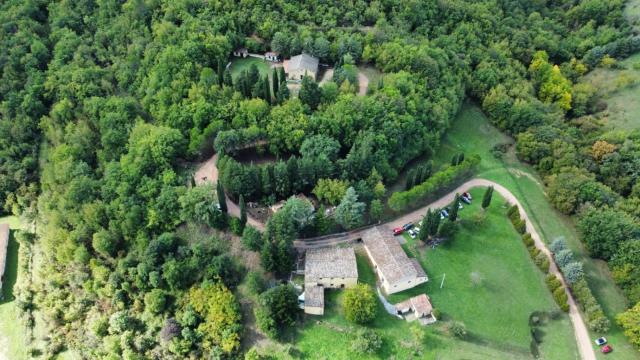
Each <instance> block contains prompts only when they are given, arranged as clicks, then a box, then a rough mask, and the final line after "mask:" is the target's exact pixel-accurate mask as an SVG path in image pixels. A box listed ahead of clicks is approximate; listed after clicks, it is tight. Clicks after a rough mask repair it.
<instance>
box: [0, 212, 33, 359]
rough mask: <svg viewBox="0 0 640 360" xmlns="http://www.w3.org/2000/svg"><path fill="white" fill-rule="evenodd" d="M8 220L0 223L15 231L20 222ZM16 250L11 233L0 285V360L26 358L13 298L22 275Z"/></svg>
mask: <svg viewBox="0 0 640 360" xmlns="http://www.w3.org/2000/svg"><path fill="white" fill-rule="evenodd" d="M9 220H10V221H7V218H0V223H6V222H9V224H11V228H12V229H16V228H17V227H18V226H19V225H20V222H19V221H18V220H17V219H15V218H14V219H9ZM18 248H19V244H18V242H16V240H15V238H14V236H13V232H11V235H10V237H9V247H8V249H7V262H6V267H5V274H4V281H3V284H2V295H3V298H2V300H0V359H12V360H13V359H15V360H21V359H27V358H28V356H27V351H26V350H27V349H26V345H25V343H24V338H25V328H24V327H23V325H22V322H21V321H20V320H19V319H18V309H17V307H16V302H15V296H14V287H15V285H16V282H17V281H18V278H19V277H20V276H23V274H19V269H18Z"/></svg>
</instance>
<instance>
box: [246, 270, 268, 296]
mask: <svg viewBox="0 0 640 360" xmlns="http://www.w3.org/2000/svg"><path fill="white" fill-rule="evenodd" d="M247 289H248V290H249V292H250V293H251V294H254V295H258V294H260V293H262V292H263V291H264V290H265V283H264V278H263V277H262V275H261V274H260V273H259V272H257V271H250V272H249V273H248V274H247Z"/></svg>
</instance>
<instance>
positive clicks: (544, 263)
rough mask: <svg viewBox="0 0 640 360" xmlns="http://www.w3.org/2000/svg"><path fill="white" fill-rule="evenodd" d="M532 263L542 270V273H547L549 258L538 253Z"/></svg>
mask: <svg viewBox="0 0 640 360" xmlns="http://www.w3.org/2000/svg"><path fill="white" fill-rule="evenodd" d="M533 262H535V263H536V265H537V266H538V267H539V268H540V270H542V272H543V273H547V272H548V271H549V258H548V257H547V255H546V254H545V253H543V252H538V255H536V257H535V258H534V259H533Z"/></svg>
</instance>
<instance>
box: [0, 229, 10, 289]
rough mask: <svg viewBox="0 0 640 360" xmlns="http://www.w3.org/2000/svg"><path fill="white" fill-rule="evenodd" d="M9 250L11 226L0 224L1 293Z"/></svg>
mask: <svg viewBox="0 0 640 360" xmlns="http://www.w3.org/2000/svg"><path fill="white" fill-rule="evenodd" d="M8 248H9V224H0V291H2V284H3V283H4V270H5V266H6V264H7V249H8ZM0 294H1V292H0ZM1 296H2V295H0V297H1Z"/></svg>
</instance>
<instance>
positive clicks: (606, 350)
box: [600, 345, 613, 354]
mask: <svg viewBox="0 0 640 360" xmlns="http://www.w3.org/2000/svg"><path fill="white" fill-rule="evenodd" d="M600 351H602V353H603V354H608V353H610V352H612V351H613V348H612V347H611V345H605V346H603V347H602V348H600Z"/></svg>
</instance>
